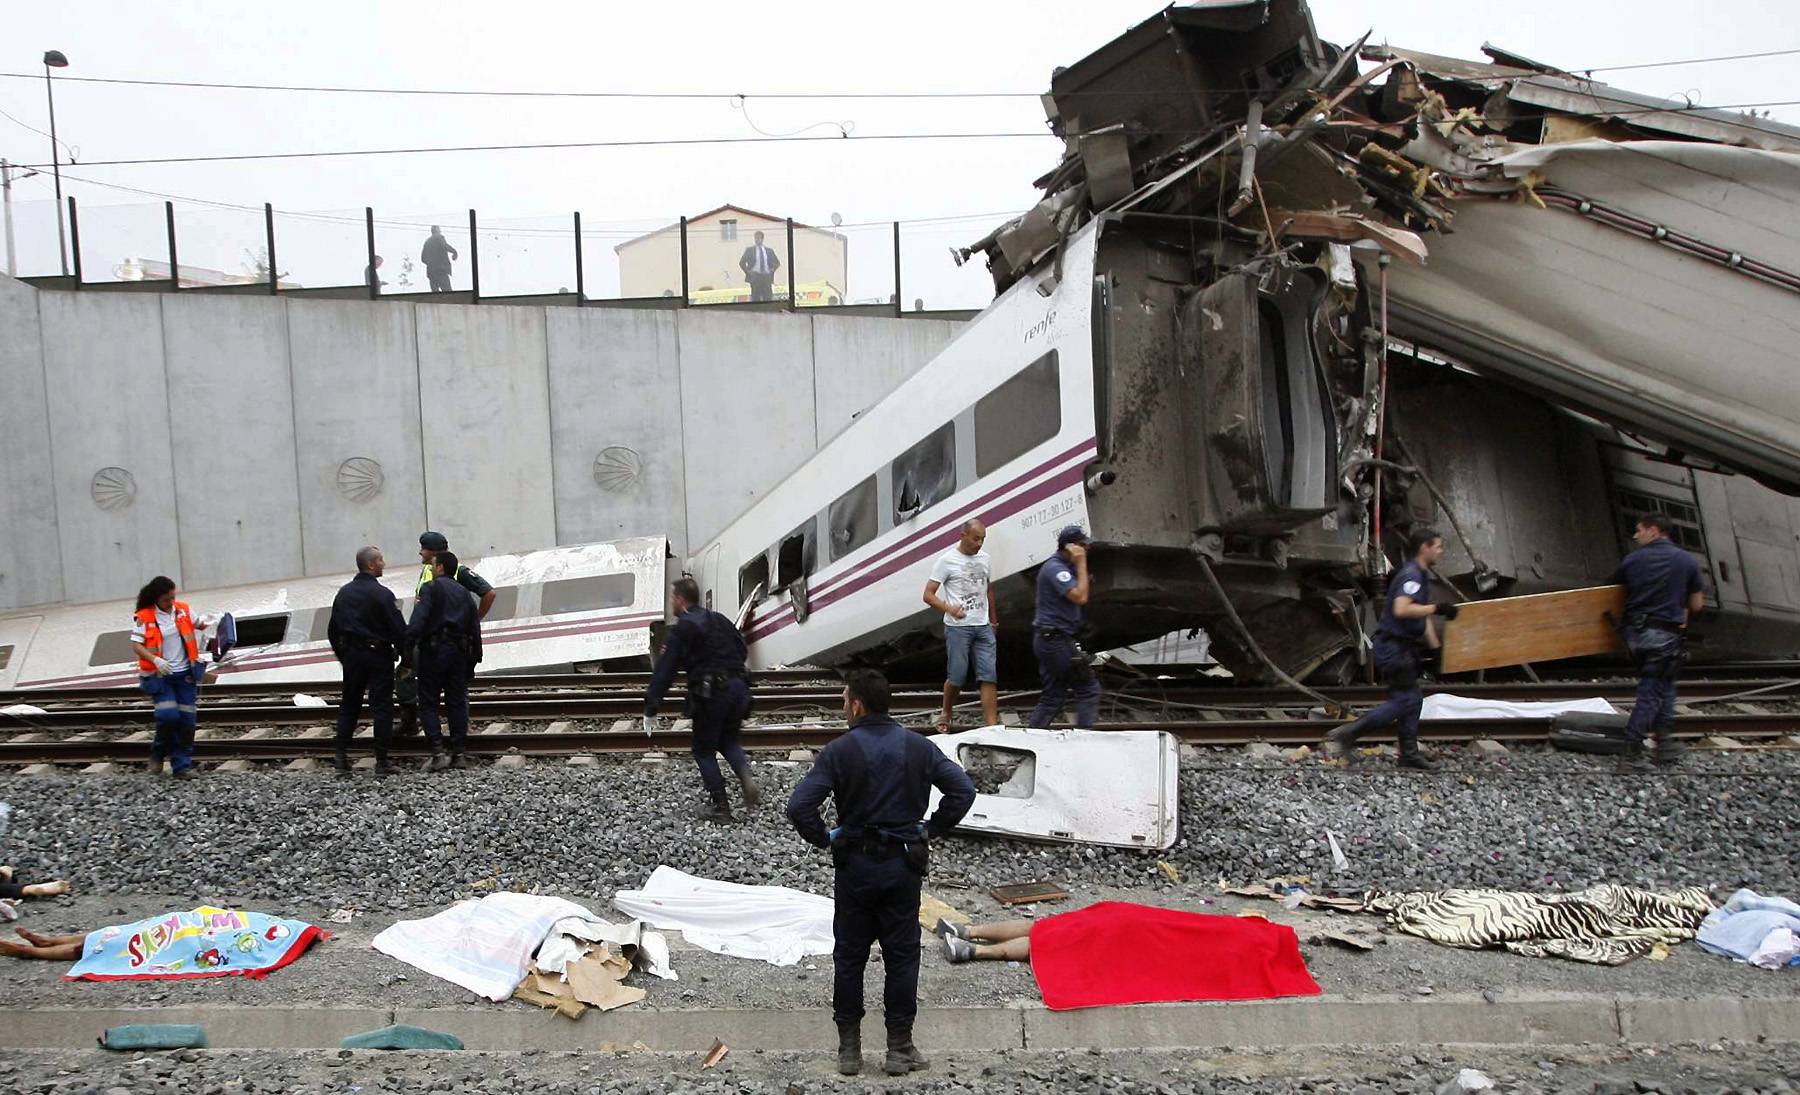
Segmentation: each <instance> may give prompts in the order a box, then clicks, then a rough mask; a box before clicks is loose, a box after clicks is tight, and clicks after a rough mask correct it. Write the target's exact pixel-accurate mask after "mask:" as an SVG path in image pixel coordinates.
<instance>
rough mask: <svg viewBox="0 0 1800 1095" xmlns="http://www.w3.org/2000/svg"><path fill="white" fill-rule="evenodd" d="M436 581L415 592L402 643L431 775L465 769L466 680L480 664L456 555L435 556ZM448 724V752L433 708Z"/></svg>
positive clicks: (477, 627)
mask: <svg viewBox="0 0 1800 1095" xmlns="http://www.w3.org/2000/svg"><path fill="white" fill-rule="evenodd" d="M432 566H433V569H434V570H435V571H436V574H437V577H435V578H433V579H432V580H431V582H430V583H429V584H428V585H426V586H425V587H424V588H423V589H421V590H419V599H418V602H417V603H416V604H414V605H413V614H412V620H411V622H409V623H408V624H407V625H406V643H407V645H408V647H410V648H412V649H413V650H414V651H415V653H414V655H413V657H414V658H415V659H416V661H415V662H414V664H415V666H416V667H417V671H418V675H419V721H420V723H421V724H423V725H424V727H425V740H426V741H428V742H430V743H431V765H430V768H431V771H433V772H441V771H443V770H444V769H445V768H449V767H451V766H453V765H454V766H455V767H457V768H466V767H468V762H467V761H466V760H464V759H463V745H464V743H465V742H466V741H467V740H468V736H469V677H470V676H471V675H472V674H473V673H474V672H475V666H476V664H477V663H479V662H480V661H481V620H480V618H479V617H478V616H477V615H476V610H475V598H474V597H472V596H470V594H469V591H468V590H467V589H466V588H464V586H463V585H462V584H461V583H460V582H458V581H457V580H456V578H455V577H454V575H455V574H456V569H457V563H456V556H455V555H454V554H452V553H450V552H448V551H440V552H438V553H437V557H436V558H435V559H433V560H432ZM440 699H441V701H442V702H443V703H444V705H445V706H446V708H447V709H448V710H447V712H446V713H447V715H448V716H449V721H450V749H449V751H448V752H446V751H445V749H444V738H443V735H442V734H441V733H440V732H439V729H438V703H439V701H440Z"/></svg>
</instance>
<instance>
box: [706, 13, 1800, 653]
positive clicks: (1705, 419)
mask: <svg viewBox="0 0 1800 1095" xmlns="http://www.w3.org/2000/svg"><path fill="white" fill-rule="evenodd" d="M1358 54H1359V49H1358V48H1352V49H1348V50H1340V49H1338V48H1336V47H1333V46H1331V45H1330V44H1328V43H1324V42H1321V41H1320V40H1319V39H1318V38H1317V36H1316V34H1315V33H1314V31H1313V28H1312V24H1311V19H1310V15H1309V14H1308V12H1307V9H1306V8H1305V6H1304V4H1302V3H1299V2H1298V0H1246V2H1242V3H1210V4H1206V5H1196V6H1194V7H1189V8H1179V7H1172V8H1170V9H1167V10H1166V11H1164V12H1163V13H1161V14H1159V15H1158V16H1156V17H1154V18H1153V19H1151V20H1149V21H1147V22H1146V23H1144V24H1142V25H1140V26H1138V27H1136V28H1133V29H1132V30H1130V31H1128V32H1127V33H1126V34H1125V35H1123V36H1121V37H1120V38H1119V39H1117V40H1116V41H1114V42H1112V43H1110V44H1108V45H1107V46H1105V47H1103V48H1102V49H1100V50H1098V51H1096V52H1095V53H1094V54H1092V55H1090V56H1089V57H1087V58H1085V59H1083V60H1082V61H1079V62H1077V63H1076V64H1075V65H1073V66H1070V67H1069V68H1066V69H1061V70H1058V72H1057V74H1056V75H1055V77H1054V78H1053V80H1052V87H1051V92H1050V94H1049V95H1048V96H1047V97H1046V102H1047V104H1048V106H1049V110H1050V116H1051V117H1050V121H1051V125H1052V127H1053V129H1054V130H1055V131H1056V132H1057V133H1058V134H1059V135H1061V136H1063V137H1064V139H1065V141H1066V146H1067V152H1066V155H1065V156H1064V158H1063V160H1062V162H1061V163H1060V164H1059V165H1058V166H1057V168H1056V169H1055V170H1053V171H1052V172H1050V173H1049V174H1047V175H1045V176H1044V177H1043V178H1041V179H1040V180H1039V185H1040V187H1041V188H1042V189H1043V190H1044V191H1045V193H1046V197H1045V199H1044V201H1043V202H1042V203H1040V205H1039V206H1038V207H1037V208H1035V209H1033V210H1032V211H1031V212H1029V213H1027V214H1026V215H1025V216H1023V217H1020V218H1018V219H1015V220H1014V221H1011V222H1008V223H1007V224H1006V225H1003V226H1002V227H1001V228H1000V229H998V230H996V231H995V232H994V233H992V234H990V235H989V236H987V237H986V238H984V239H983V240H981V241H978V242H977V243H975V244H974V245H972V246H971V247H970V248H968V249H967V250H966V251H965V252H963V257H965V258H972V257H974V256H975V255H978V254H979V255H983V256H985V258H986V260H987V263H988V266H989V268H990V269H991V270H992V271H993V273H994V275H995V282H996V289H997V291H998V295H997V299H996V301H995V303H994V304H993V305H992V306H990V307H989V308H988V309H987V310H986V311H984V312H983V313H982V315H981V316H980V317H978V318H977V319H976V320H975V321H974V322H972V323H971V325H970V326H969V328H968V329H967V330H965V331H964V332H963V333H962V335H961V336H960V337H959V338H958V339H957V341H956V342H955V343H953V344H952V345H951V346H950V347H949V348H947V349H946V350H945V351H944V352H943V353H942V354H941V355H940V356H939V357H938V358H937V359H935V360H933V361H932V362H930V363H928V364H927V365H926V366H925V367H924V368H923V369H921V370H920V371H919V372H918V373H917V374H915V375H914V376H912V377H910V378H909V379H908V380H907V381H905V382H904V383H903V384H902V385H901V386H900V387H899V388H898V389H897V390H895V391H894V392H893V393H891V394H890V395H889V396H887V397H886V398H885V399H884V400H882V401H881V402H880V403H878V404H877V405H876V406H874V407H872V408H870V409H869V410H868V411H867V412H865V413H864V414H863V415H862V416H860V418H859V419H858V420H857V421H856V422H855V423H853V424H852V425H851V426H849V427H848V428H846V429H845V430H844V431H843V432H842V433H841V434H840V435H839V436H838V437H836V438H834V439H833V440H832V441H831V442H829V443H828V444H826V445H825V446H823V447H822V448H821V450H820V452H819V453H818V454H817V455H816V456H815V457H814V458H813V459H811V460H810V461H808V462H807V463H806V464H805V465H803V466H802V467H801V468H800V469H798V470H797V471H796V472H795V473H794V474H793V475H791V476H790V477H789V478H788V479H787V480H786V481H784V482H783V483H782V484H780V485H779V486H778V487H777V488H776V489H774V490H773V491H771V492H769V493H768V494H767V495H765V496H764V497H763V498H762V499H760V500H759V501H758V502H757V503H756V504H755V505H754V506H752V507H751V509H750V510H749V511H748V512H747V513H745V514H744V515H743V516H742V517H741V518H740V519H739V520H737V521H736V522H734V523H733V524H732V525H731V526H729V527H728V528H727V529H726V530H725V532H724V533H723V534H721V535H720V536H719V537H718V538H717V539H716V540H715V541H714V542H713V543H711V544H709V545H707V546H706V547H704V548H702V549H701V550H700V551H699V552H698V553H696V555H695V556H694V558H693V559H692V561H691V564H690V565H691V568H692V569H693V571H694V572H695V574H696V575H697V576H698V577H699V578H700V580H701V584H702V587H703V589H704V591H705V594H706V596H707V597H708V598H710V599H711V601H712V602H713V604H714V606H715V607H718V608H720V609H722V610H725V611H728V612H736V613H737V614H738V615H740V616H741V617H742V618H744V619H745V620H746V633H747V635H748V637H749V638H750V640H751V650H752V656H753V659H754V660H755V662H756V663H757V664H761V665H770V664H779V663H791V662H801V661H809V660H812V661H824V662H832V663H835V662H842V661H850V660H871V661H881V662H894V661H897V660H904V659H905V658H907V657H908V656H909V655H910V654H912V653H915V652H918V651H922V650H925V649H928V648H929V647H930V646H931V645H932V643H931V638H932V636H931V630H932V628H933V615H932V613H930V611H929V610H927V609H926V608H925V606H924V605H923V604H922V603H921V601H920V598H919V591H920V587H921V586H922V584H923V582H924V578H925V575H926V572H927V570H928V567H929V564H930V560H931V559H932V558H933V557H935V555H936V554H938V553H939V552H941V551H943V550H945V549H947V548H948V547H949V545H950V544H951V543H953V542H954V541H955V539H956V535H957V529H958V527H959V526H960V525H961V523H962V522H963V521H965V520H967V519H969V518H980V519H981V520H983V521H984V522H986V523H987V524H988V526H989V530H990V531H989V540H988V551H989V552H990V555H991V556H992V559H993V570H994V573H995V575H996V576H997V577H1001V576H1003V577H1001V580H1000V581H999V582H998V583H997V585H996V589H997V591H998V593H999V595H1000V602H1001V603H1000V617H1001V624H1002V628H1003V630H1012V631H1019V632H1022V631H1023V630H1024V629H1025V628H1026V627H1027V626H1028V624H1029V597H1030V588H1031V587H1030V583H1029V577H1030V573H1031V569H1032V568H1033V567H1034V566H1035V565H1037V564H1039V563H1041V562H1042V561H1043V559H1044V558H1046V557H1047V555H1048V554H1049V552H1050V551H1051V550H1052V549H1053V547H1054V542H1053V541H1054V531H1055V528H1056V527H1057V526H1060V525H1062V524H1066V523H1070V522H1082V523H1085V524H1087V525H1088V526H1089V527H1090V531H1091V532H1092V534H1093V536H1094V538H1095V541H1096V548H1095V550H1094V552H1093V569H1094V584H1095V593H1094V597H1093V600H1092V602H1091V603H1090V605H1089V610H1088V617H1089V620H1090V623H1091V625H1092V627H1093V629H1094V632H1095V634H1094V636H1093V637H1092V644H1093V645H1094V646H1096V647H1098V646H1112V645H1118V644H1121V643H1125V642H1131V641H1136V640H1141V639H1144V638H1147V637H1151V636H1154V635H1158V634H1162V633H1165V632H1168V631H1170V630H1173V629H1176V628H1180V627H1192V626H1203V627H1205V628H1206V629H1207V630H1208V632H1209V633H1210V634H1211V635H1212V636H1213V639H1214V641H1213V646H1212V649H1213V653H1214V655H1215V656H1216V657H1218V658H1219V659H1220V660H1221V661H1223V662H1225V663H1226V664H1227V665H1229V666H1230V667H1231V668H1233V669H1234V670H1235V671H1238V672H1240V673H1243V674H1245V675H1248V676H1264V675H1268V674H1271V673H1273V672H1274V671H1275V670H1276V669H1277V668H1279V669H1280V670H1282V671H1285V672H1289V673H1293V674H1296V675H1306V674H1314V673H1316V674H1320V675H1324V676H1334V675H1335V676H1342V675H1346V674H1348V673H1350V672H1352V671H1353V670H1354V667H1355V666H1356V665H1357V663H1358V662H1359V661H1360V660H1361V659H1362V656H1363V652H1364V650H1365V649H1366V646H1367V639H1366V637H1365V634H1366V630H1367V627H1368V625H1369V622H1370V604H1371V599H1372V594H1373V593H1374V591H1375V590H1376V589H1378V588H1379V584H1380V581H1381V577H1382V575H1384V574H1385V573H1386V572H1387V570H1388V569H1389V567H1390V566H1391V565H1392V561H1393V560H1394V559H1395V558H1397V554H1398V545H1399V543H1400V541H1401V540H1402V539H1403V537H1404V534H1405V532H1406V531H1407V530H1408V529H1409V528H1411V527H1413V526H1414V525H1416V524H1418V523H1431V524H1434V525H1437V526H1440V527H1444V528H1446V531H1449V532H1450V533H1451V548H1452V551H1451V554H1450V556H1449V557H1448V558H1447V559H1446V563H1445V569H1446V574H1447V577H1449V578H1451V579H1452V581H1453V583H1454V584H1455V585H1456V586H1457V588H1458V589H1459V591H1460V592H1461V593H1462V595H1464V596H1470V597H1473V596H1484V595H1492V594H1504V593H1516V592H1529V591H1533V590H1538V589H1550V588H1561V587H1567V586H1573V585H1582V584H1590V583H1593V582H1595V581H1600V580H1604V578H1605V577H1606V575H1607V574H1608V573H1609V572H1610V570H1611V567H1612V564H1613V563H1614V561H1615V560H1616V557H1617V554H1618V552H1619V550H1620V549H1621V548H1622V547H1623V546H1624V545H1625V539H1624V530H1625V528H1626V526H1627V519H1626V516H1627V514H1629V513H1632V512H1637V511H1641V510H1643V509H1658V510H1661V511H1662V512H1664V513H1665V514H1668V515H1669V516H1670V517H1672V518H1673V519H1674V521H1675V523H1676V526H1677V536H1678V538H1679V539H1680V540H1681V542H1682V543H1683V544H1684V546H1686V547H1688V548H1690V549H1691V550H1694V551H1696V552H1697V553H1699V554H1701V555H1702V557H1703V558H1704V560H1705V562H1706V564H1707V566H1708V568H1709V570H1710V572H1711V574H1712V577H1713V585H1714V588H1715V590H1716V593H1715V596H1714V601H1715V604H1716V606H1717V608H1718V609H1719V610H1720V611H1721V612H1723V613H1726V614H1728V615H1729V616H1730V617H1731V618H1732V624H1731V626H1730V627H1720V628H1715V629H1714V641H1713V643H1712V644H1711V646H1710V650H1712V651H1714V652H1722V653H1730V654H1745V653H1761V654H1766V653H1771V652H1774V653H1788V652H1791V651H1793V650H1795V649H1800V556H1797V555H1796V552H1795V534H1796V532H1797V531H1800V506H1796V504H1795V503H1794V502H1793V500H1792V499H1790V498H1789V497H1788V496H1787V494H1785V493H1783V492H1784V491H1791V490H1792V489H1793V487H1794V485H1795V484H1796V483H1800V425H1797V423H1800V390H1797V389H1796V388H1795V387H1794V386H1793V385H1792V384H1787V383H1776V381H1777V380H1778V378H1780V377H1782V376H1784V375H1785V369H1786V367H1787V365H1788V364H1789V363H1790V362H1791V352H1790V351H1789V350H1788V349H1787V347H1791V346H1792V345H1794V344H1795V342H1794V338H1795V336H1800V276H1796V275H1795V274H1794V273H1793V271H1794V270H1796V269H1800V237H1796V236H1795V235H1793V234H1792V228H1791V226H1792V225H1793V224H1794V223H1800V218H1796V217H1795V216H1794V214H1795V213H1800V165H1797V164H1796V163H1795V162H1794V159H1793V157H1791V156H1786V155H1782V154H1778V153H1774V152H1768V151H1764V150H1763V149H1765V148H1787V147H1795V148H1800V131H1796V130H1792V129H1788V128H1786V127H1781V126H1775V125H1772V124H1770V123H1767V122H1765V121H1762V120H1755V121H1750V120H1746V119H1741V118H1736V117H1732V116H1720V115H1717V114H1716V112H1715V113H1705V112H1697V111H1692V110H1688V109H1684V108H1681V107H1680V106H1679V105H1678V104H1667V103H1664V104H1660V106H1654V107H1652V106H1642V105H1638V106H1633V105H1632V103H1633V102H1634V101H1636V100H1634V98H1633V97H1628V96H1625V94H1624V93H1605V94H1602V93H1601V92H1600V90H1599V89H1597V88H1596V87H1595V86H1592V82H1591V81H1578V80H1575V78H1573V77H1567V76H1566V75H1562V74H1556V73H1555V72H1554V70H1544V69H1542V68H1541V67H1536V68H1534V67H1527V65H1528V63H1525V62H1521V61H1518V60H1517V59H1507V63H1506V64H1498V65H1477V64H1471V63H1467V62H1448V61H1445V60H1444V59H1441V58H1426V57H1424V56H1423V55H1417V54H1405V55H1402V54H1399V53H1398V52H1397V51H1393V52H1386V53H1380V54H1376V55H1374V56H1373V57H1372V60H1374V61H1375V63H1376V67H1375V68H1374V69H1373V70H1372V71H1370V72H1368V73H1366V74H1363V73H1360V72H1359V69H1358V66H1357V59H1358ZM1571 84H1573V85H1576V86H1577V87H1578V88H1580V89H1584V95H1583V96H1580V97H1578V98H1579V103H1577V105H1575V106H1571V105H1570V104H1569V103H1568V102H1565V101H1563V100H1562V99H1559V98H1558V97H1557V95H1558V94H1559V93H1562V92H1566V91H1567V85H1571ZM1643 102H1648V101H1643ZM1603 103H1604V104H1605V105H1604V106H1600V104H1603ZM1522 104H1523V105H1522ZM1581 104H1589V105H1586V106H1584V105H1581ZM1596 107H1598V109H1596ZM1601 115H1603V116H1601ZM1577 123H1579V124H1577ZM1725 142H1732V143H1730V144H1729V145H1728V144H1726V143H1725ZM1645 178H1653V179H1654V182H1655V185H1654V186H1652V187H1648V188H1646V187H1644V186H1641V185H1634V182H1635V181H1641V180H1643V179H1645ZM1647 190H1648V191H1653V192H1654V193H1653V195H1652V194H1647V193H1646V191H1647ZM1634 201H1635V202H1636V207H1634V206H1633V202H1634ZM1458 233H1460V234H1461V237H1462V238H1459V234H1458ZM1783 233H1787V234H1785V235H1784V234H1783ZM1440 251H1441V252H1442V254H1443V255H1445V256H1446V258H1445V259H1444V260H1443V261H1440V262H1436V263H1435V264H1434V261H1433V260H1434V258H1435V256H1437V255H1438V254H1439V252H1440ZM1476 298H1484V299H1485V300H1486V302H1487V306H1485V307H1483V306H1482V300H1479V299H1476ZM1696 302H1698V303H1696ZM1702 348H1706V349H1707V350H1709V352H1708V353H1706V354H1702V353H1701V352H1700V350H1701V349H1702ZM1008 645H1009V646H1010V647H1011V648H1012V649H1015V650H1017V649H1021V648H1023V646H1024V645H1025V644H1023V643H1012V644H1008Z"/></svg>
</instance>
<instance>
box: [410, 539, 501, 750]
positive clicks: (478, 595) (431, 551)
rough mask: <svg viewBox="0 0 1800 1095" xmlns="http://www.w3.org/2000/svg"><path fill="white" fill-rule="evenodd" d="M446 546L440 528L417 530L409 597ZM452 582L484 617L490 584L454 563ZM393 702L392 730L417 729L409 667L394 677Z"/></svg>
mask: <svg viewBox="0 0 1800 1095" xmlns="http://www.w3.org/2000/svg"><path fill="white" fill-rule="evenodd" d="M449 550H450V539H449V537H447V536H445V535H444V534H443V533H441V532H424V533H420V534H419V564H420V566H419V580H418V582H417V583H416V584H415V585H414V586H413V599H414V601H415V602H416V601H417V600H418V597H419V594H420V593H422V592H424V590H425V587H426V586H428V585H430V584H431V580H432V577H433V571H432V561H433V560H435V559H436V558H437V553H438V552H440V551H449ZM452 577H454V578H455V579H456V584H457V585H459V586H462V587H463V588H464V589H466V590H468V591H469V594H470V595H471V596H472V597H474V598H475V600H476V605H475V613H476V616H477V618H478V619H482V620H485V619H487V614H488V609H490V608H492V607H493V606H494V587H493V586H491V585H489V584H488V583H487V581H486V580H485V579H483V578H482V577H481V575H479V574H477V573H475V572H474V571H472V570H470V569H469V568H468V567H466V566H462V565H460V564H459V565H458V566H457V568H456V573H455V574H454V575H452ZM406 661H407V663H408V664H409V665H417V664H418V662H417V661H415V660H414V659H413V658H411V657H408V658H407V659H406ZM394 705H395V706H396V707H398V708H399V709H400V726H399V728H398V730H397V731H396V733H397V734H398V735H399V736H400V737H410V736H412V735H413V734H416V733H418V732H419V681H418V678H417V677H415V676H414V675H413V673H412V671H410V670H407V669H405V668H402V669H401V671H400V675H399V677H397V678H396V679H395V681H394Z"/></svg>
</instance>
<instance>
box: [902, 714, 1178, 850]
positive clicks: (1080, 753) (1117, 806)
mask: <svg viewBox="0 0 1800 1095" xmlns="http://www.w3.org/2000/svg"><path fill="white" fill-rule="evenodd" d="M931 740H932V741H933V742H934V743H936V744H937V747H938V748H939V749H941V750H943V752H944V755H945V756H948V757H949V758H950V759H951V760H954V761H956V762H957V763H958V764H961V765H963V766H964V767H965V768H967V767H969V766H970V765H971V764H977V763H979V761H980V760H981V757H982V753H983V752H993V753H999V754H1001V755H1003V756H1006V755H1010V759H1013V760H1015V761H1016V762H1017V767H1016V769H1015V770H1014V772H1013V774H1012V775H1011V777H1010V778H1009V779H1008V780H1007V782H1006V783H1005V784H1003V785H1002V786H1001V787H1000V788H999V789H998V791H997V793H993V794H977V795H976V796H975V805H974V806H972V807H970V809H969V813H968V815H967V816H966V817H964V818H963V820H962V824H960V825H958V826H957V828H958V829H961V830H964V831H967V832H975V833H992V834H994V835H997V836H1017V837H1026V838H1029V839H1033V840H1049V841H1055V842H1058V843H1070V844H1104V845H1109V846H1112V847H1117V848H1167V847H1169V846H1170V845H1172V844H1174V843H1175V837H1176V834H1177V828H1178V826H1177V818H1176V802H1177V788H1176V777H1177V776H1178V774H1179V768H1180V755H1179V752H1178V751H1177V747H1176V742H1175V736H1174V735H1173V734H1166V733H1162V732H1160V731H1153V730H1128V731H1113V732H1107V731H1095V730H1029V729H1013V728H1009V727H987V728H985V729H981V730H970V731H967V732H965V733H961V734H939V735H937V736H935V737H933V738H932V739H931ZM939 797H941V796H939V795H938V793H937V792H936V791H933V792H932V798H933V805H934V807H935V803H936V799H937V798H939Z"/></svg>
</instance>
